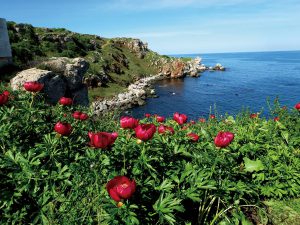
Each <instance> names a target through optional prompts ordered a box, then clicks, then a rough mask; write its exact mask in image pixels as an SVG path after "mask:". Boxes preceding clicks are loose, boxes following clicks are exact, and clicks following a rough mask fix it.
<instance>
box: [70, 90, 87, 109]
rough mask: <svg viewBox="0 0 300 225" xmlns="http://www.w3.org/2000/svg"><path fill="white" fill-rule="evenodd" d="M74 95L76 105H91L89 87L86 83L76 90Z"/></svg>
mask: <svg viewBox="0 0 300 225" xmlns="http://www.w3.org/2000/svg"><path fill="white" fill-rule="evenodd" d="M72 97H73V101H74V104H75V105H83V106H89V96H88V88H87V87H86V86H85V85H83V86H82V88H80V89H78V90H76V91H74V92H73V93H72Z"/></svg>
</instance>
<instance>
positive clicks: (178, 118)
mask: <svg viewBox="0 0 300 225" xmlns="http://www.w3.org/2000/svg"><path fill="white" fill-rule="evenodd" d="M173 119H174V120H175V121H176V122H177V123H178V124H179V125H182V124H184V123H186V121H187V116H186V115H185V114H179V113H178V112H176V113H174V116H173Z"/></svg>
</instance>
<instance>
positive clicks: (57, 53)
mask: <svg viewBox="0 0 300 225" xmlns="http://www.w3.org/2000/svg"><path fill="white" fill-rule="evenodd" d="M7 27H8V31H9V37H10V41H11V45H12V53H13V61H14V63H15V64H16V65H17V66H18V67H19V70H22V69H28V68H32V67H39V66H40V65H41V64H42V62H43V61H45V60H48V58H50V57H69V58H75V57H83V58H84V59H85V60H86V61H88V63H89V65H90V67H89V69H88V71H87V73H86V74H85V76H84V82H85V83H86V84H87V85H88V86H89V88H92V89H91V91H90V93H91V97H92V99H91V100H93V98H96V97H98V96H100V97H101V96H102V95H103V93H105V90H109V91H110V92H111V94H115V93H117V92H118V91H119V90H122V89H123V88H125V87H127V86H128V85H129V84H131V83H133V82H134V81H136V80H138V79H139V78H141V77H147V76H150V75H154V74H159V73H161V74H163V75H165V76H169V77H174V78H177V77H181V76H183V75H184V68H185V66H186V63H185V62H183V61H181V60H180V59H175V58H171V57H167V56H161V55H159V54H157V53H155V52H153V51H151V50H150V49H149V48H148V45H147V44H146V43H143V42H142V41H141V40H139V39H132V38H113V39H108V38H103V37H100V36H97V35H88V34H79V33H74V32H71V31H68V30H66V29H63V28H61V29H50V28H38V27H33V26H32V25H29V24H16V23H14V22H8V24H7ZM105 95H106V94H104V96H105Z"/></svg>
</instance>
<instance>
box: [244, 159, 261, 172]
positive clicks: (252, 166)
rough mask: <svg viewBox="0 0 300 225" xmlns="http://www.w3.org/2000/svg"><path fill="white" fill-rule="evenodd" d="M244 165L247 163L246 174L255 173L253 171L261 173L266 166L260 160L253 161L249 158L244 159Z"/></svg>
mask: <svg viewBox="0 0 300 225" xmlns="http://www.w3.org/2000/svg"><path fill="white" fill-rule="evenodd" d="M244 163H245V171H246V172H253V171H260V170H263V169H264V165H263V163H262V161H260V160H259V159H257V160H255V161H254V160H251V159H249V158H247V157H245V158H244Z"/></svg>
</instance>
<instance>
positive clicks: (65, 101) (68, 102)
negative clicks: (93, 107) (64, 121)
mask: <svg viewBox="0 0 300 225" xmlns="http://www.w3.org/2000/svg"><path fill="white" fill-rule="evenodd" d="M59 104H61V105H72V104H73V100H72V99H71V98H66V97H61V98H60V99H59Z"/></svg>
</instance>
